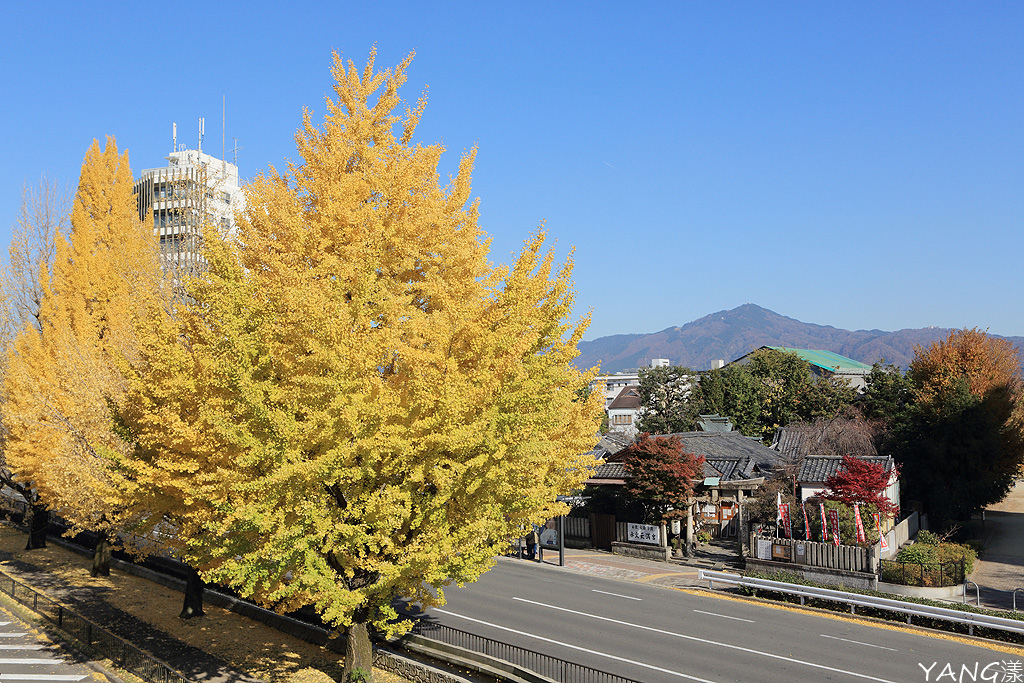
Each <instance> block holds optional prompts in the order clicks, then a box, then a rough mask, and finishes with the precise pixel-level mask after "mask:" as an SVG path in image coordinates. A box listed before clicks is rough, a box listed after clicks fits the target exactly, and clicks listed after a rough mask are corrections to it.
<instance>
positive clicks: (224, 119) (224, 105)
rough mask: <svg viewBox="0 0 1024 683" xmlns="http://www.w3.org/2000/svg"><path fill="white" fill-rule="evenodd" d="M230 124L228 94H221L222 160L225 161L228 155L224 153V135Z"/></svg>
mask: <svg viewBox="0 0 1024 683" xmlns="http://www.w3.org/2000/svg"><path fill="white" fill-rule="evenodd" d="M227 125H228V96H227V95H221V103H220V160H221V161H225V160H226V159H227V158H228V157H227V155H226V154H225V153H224V140H225V138H224V135H225V130H226V129H227Z"/></svg>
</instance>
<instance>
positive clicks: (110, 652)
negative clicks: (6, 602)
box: [0, 572, 189, 683]
mask: <svg viewBox="0 0 1024 683" xmlns="http://www.w3.org/2000/svg"><path fill="white" fill-rule="evenodd" d="M0 577H3V579H4V581H3V583H2V584H0V592H3V593H4V594H6V595H8V596H10V597H11V599H13V600H15V601H16V602H18V603H19V604H21V605H22V606H24V607H25V608H26V609H30V610H32V611H33V612H35V613H36V614H38V615H39V616H41V617H43V618H44V619H47V620H48V621H50V622H52V623H53V624H54V625H56V626H57V628H59V629H60V630H62V631H64V632H65V633H68V634H69V635H71V636H73V637H76V638H79V639H81V640H82V641H83V642H84V643H85V644H86V646H88V647H92V648H95V649H96V650H98V651H99V652H100V653H102V654H103V656H104V657H108V658H109V659H110V661H112V662H113V663H114V664H115V665H117V666H120V667H121V668H122V669H124V670H125V671H130V672H131V673H133V674H135V675H136V676H138V677H139V678H141V679H142V680H144V681H149V682H150V683H189V679H188V678H187V677H186V676H185V675H184V674H183V673H181V672H180V671H177V670H175V669H173V668H172V667H171V666H170V665H169V664H167V663H165V662H162V661H160V660H159V659H157V658H156V657H154V656H152V655H151V654H149V653H147V652H145V651H143V650H141V649H140V648H138V647H136V646H135V645H133V644H131V643H130V642H128V641H127V640H125V639H124V638H121V637H119V636H116V635H114V634H113V633H111V632H110V631H107V630H106V629H104V628H102V627H100V626H98V625H97V624H95V623H93V622H92V621H90V620H88V619H86V618H85V617H83V616H81V615H80V614H78V613H77V612H75V611H73V610H70V609H68V608H67V607H65V606H64V605H62V604H61V603H59V602H57V601H56V600H54V599H53V598H51V597H50V596H48V595H46V594H45V593H42V592H40V591H37V590H36V589H35V588H32V587H31V586H29V585H28V584H26V583H23V582H21V581H18V580H17V579H15V578H14V577H12V576H10V575H8V574H7V573H6V572H0ZM8 581H9V582H10V590H8V589H7V586H8V583H7V582H8ZM47 608H49V609H47Z"/></svg>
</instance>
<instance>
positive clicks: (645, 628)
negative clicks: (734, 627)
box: [512, 598, 896, 683]
mask: <svg viewBox="0 0 1024 683" xmlns="http://www.w3.org/2000/svg"><path fill="white" fill-rule="evenodd" d="M512 599H513V600H518V601H519V602H525V603H529V604H531V605H537V606H538V607H546V608H548V609H553V610H558V611H559V612H567V613H569V614H576V615H579V616H581V617H589V618H591V619H597V620H599V621H607V622H610V623H612V624H619V625H620V626H629V627H631V628H636V629H640V630H642V631H651V632H652V633H661V634H663V635H666V636H674V637H676V638H682V639H684V640H692V641H694V642H697V643H705V644H707V645H715V646H717V647H724V648H726V649H728V650H739V651H740V652H749V653H750V654H755V655H761V656H762V657H768V658H769V659H781V660H782V661H784V662H791V663H793V664H803V665H804V666H809V667H812V668H815V669H822V670H824V671H832V672H835V673H841V674H847V675H850V676H854V677H856V678H863V679H865V680H868V681H878V683H896V682H895V681H890V680H888V679H885V678H875V677H874V676H868V675H867V674H861V673H857V672H856V671H848V670H846V669H837V668H835V667H831V666H825V665H824V664H815V663H814V662H805V661H804V660H802V659H793V658H792V657H784V656H783V655H777V654H775V653H774V652H763V651H761V650H753V649H751V648H747V647H741V646H739V645H732V644H730V643H719V642H717V641H714V640H707V639H705V638H698V637H696V636H688V635H685V634H682V633H672V632H671V631H663V630H662V629H659V628H653V627H651V626H643V625H641V624H631V623H629V622H628V621H619V620H618V619H611V618H609V617H602V616H600V615H597V614H587V613H586V612H578V611H576V610H572V609H568V608H565V607H556V606H555V605H545V604H544V603H543V602H535V601H533V600H527V599H526V598H512Z"/></svg>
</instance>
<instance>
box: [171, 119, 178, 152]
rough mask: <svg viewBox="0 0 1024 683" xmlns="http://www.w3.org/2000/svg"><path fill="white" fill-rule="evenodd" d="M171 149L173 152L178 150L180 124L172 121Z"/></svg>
mask: <svg viewBox="0 0 1024 683" xmlns="http://www.w3.org/2000/svg"><path fill="white" fill-rule="evenodd" d="M171 151H172V152H177V151H178V124H177V123H172V124H171Z"/></svg>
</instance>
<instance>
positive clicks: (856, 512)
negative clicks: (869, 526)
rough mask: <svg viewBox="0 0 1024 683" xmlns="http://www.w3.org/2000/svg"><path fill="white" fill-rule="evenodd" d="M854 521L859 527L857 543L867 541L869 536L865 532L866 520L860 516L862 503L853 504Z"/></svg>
mask: <svg viewBox="0 0 1024 683" xmlns="http://www.w3.org/2000/svg"><path fill="white" fill-rule="evenodd" d="M853 523H854V525H856V527H857V543H866V542H867V540H868V537H867V534H865V533H864V521H863V520H861V518H860V503H854V504H853Z"/></svg>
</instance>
